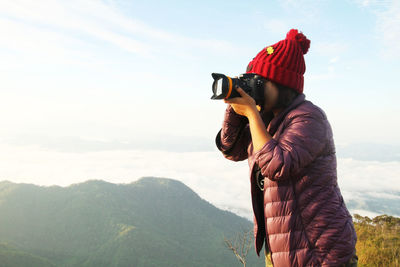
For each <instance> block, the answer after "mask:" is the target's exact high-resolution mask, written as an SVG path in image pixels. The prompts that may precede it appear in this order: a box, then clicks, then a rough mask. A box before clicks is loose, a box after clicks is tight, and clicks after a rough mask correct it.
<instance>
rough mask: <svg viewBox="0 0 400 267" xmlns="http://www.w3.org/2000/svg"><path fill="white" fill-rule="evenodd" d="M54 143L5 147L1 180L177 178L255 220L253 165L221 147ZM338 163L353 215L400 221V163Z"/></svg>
mask: <svg viewBox="0 0 400 267" xmlns="http://www.w3.org/2000/svg"><path fill="white" fill-rule="evenodd" d="M82 142H84V141H82ZM54 144H56V142H55V143H53V146H51V145H49V144H48V145H47V146H45V145H43V144H42V145H37V144H36V145H34V144H31V145H29V144H24V145H22V144H10V142H8V143H4V142H3V143H0V175H1V176H0V181H1V180H9V181H12V182H16V183H32V184H36V185H42V186H51V185H59V186H68V185H70V184H73V183H80V182H84V181H87V180H91V179H101V180H104V181H108V182H112V183H131V182H134V181H136V180H138V179H140V178H141V177H146V176H154V177H165V178H172V179H176V180H179V181H182V182H183V183H184V184H186V185H187V186H188V187H190V188H191V189H192V190H193V191H195V192H196V193H197V194H198V195H199V196H200V197H202V198H203V199H205V200H207V201H209V202H210V203H212V204H213V205H215V206H217V207H218V208H221V209H225V210H230V211H232V212H234V213H236V214H238V215H240V216H243V217H246V218H248V219H249V220H252V216H253V214H252V206H251V196H250V181H249V168H248V163H247V160H246V161H241V162H233V161H230V160H227V159H225V158H224V157H223V156H222V154H221V153H220V152H219V151H218V150H217V149H216V148H214V149H210V150H206V151H190V152H185V151H168V150H155V149H151V150H149V149H133V148H131V147H130V146H129V145H128V144H127V145H126V147H125V148H124V147H123V146H122V145H121V146H120V147H119V149H115V146H114V149H112V146H111V145H110V146H109V147H107V146H106V145H103V146H101V147H100V149H86V150H82V147H85V146H82V143H80V145H79V146H76V147H77V148H80V150H74V149H73V148H74V146H72V145H71V144H70V149H69V150H67V149H65V147H61V148H62V149H61V148H60V147H57V146H55V145H54ZM59 144H61V143H59ZM88 147H90V148H94V147H96V146H95V145H93V143H92V145H91V146H88ZM337 164H338V183H339V186H340V189H341V192H342V195H343V197H344V199H345V202H346V204H347V206H348V208H349V210H350V212H351V213H358V214H361V215H364V216H370V217H372V216H376V215H378V214H383V213H386V214H391V215H395V216H400V211H399V208H398V207H399V206H400V205H399V204H400V183H399V182H398V178H399V177H398V176H399V173H400V161H398V160H393V161H388V160H386V161H372V160H358V159H354V158H350V157H345V158H341V157H338V158H337Z"/></svg>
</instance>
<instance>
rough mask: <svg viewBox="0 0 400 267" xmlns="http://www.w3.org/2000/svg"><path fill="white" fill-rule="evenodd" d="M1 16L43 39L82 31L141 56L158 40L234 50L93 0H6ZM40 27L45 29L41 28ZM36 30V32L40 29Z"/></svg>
mask: <svg viewBox="0 0 400 267" xmlns="http://www.w3.org/2000/svg"><path fill="white" fill-rule="evenodd" d="M2 15H3V16H5V17H9V18H12V19H16V20H19V21H20V22H23V24H24V25H26V29H27V30H29V29H30V28H32V27H36V28H38V29H40V32H41V33H42V35H44V34H49V36H48V38H45V39H44V40H46V39H51V37H52V32H53V31H54V32H58V33H60V34H63V35H65V36H68V38H76V36H82V34H83V35H86V36H88V37H92V38H96V39H98V40H101V41H106V42H109V43H111V44H113V45H115V46H117V47H119V48H121V49H123V50H125V51H128V52H132V53H137V54H140V55H143V56H151V55H152V54H153V53H154V52H158V51H160V49H161V46H160V45H158V42H159V41H161V42H166V43H170V44H174V45H175V46H177V50H179V48H185V49H186V50H185V51H187V48H188V47H189V48H199V47H201V48H202V49H209V50H214V51H218V52H228V53H229V52H233V51H235V50H236V49H237V48H236V47H235V46H234V45H233V44H231V43H229V42H226V41H223V40H214V39H197V38H188V37H185V36H183V35H179V34H172V33H169V32H167V31H164V30H160V29H156V28H153V27H151V26H149V25H147V24H145V23H144V22H141V21H139V20H135V19H132V18H129V17H127V16H125V15H124V14H123V13H122V12H121V11H119V10H118V9H116V8H115V6H113V5H108V4H105V3H103V2H101V1H96V0H90V1H49V0H48V1H46V0H44V1H35V2H32V1H28V0H15V1H7V2H5V3H2V4H1V5H0V17H1V16H2ZM11 23H12V22H11V20H8V21H4V20H3V21H1V24H0V26H2V28H3V30H4V28H7V27H9V26H10V24H11ZM13 23H16V22H13ZM19 25H22V24H21V23H19ZM43 28H45V29H47V30H42V29H43ZM38 29H37V30H36V33H37V32H39V30H38ZM23 37H24V35H23V34H20V36H18V38H19V39H20V38H23ZM41 37H43V36H41ZM0 38H1V39H0V42H1V43H3V44H7V45H8V46H9V47H11V48H12V45H13V40H10V39H9V38H8V36H7V35H2V36H0ZM35 39H36V40H39V38H35ZM27 40H29V39H27ZM31 44H32V43H31ZM35 47H36V46H35ZM188 54H190V53H188Z"/></svg>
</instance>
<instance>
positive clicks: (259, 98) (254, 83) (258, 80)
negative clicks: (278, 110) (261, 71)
mask: <svg viewBox="0 0 400 267" xmlns="http://www.w3.org/2000/svg"><path fill="white" fill-rule="evenodd" d="M211 76H212V77H213V79H214V82H213V84H212V91H213V96H211V99H215V100H216V99H230V98H234V97H240V94H239V92H238V91H237V90H236V89H235V88H236V87H240V88H242V89H243V90H244V91H245V92H246V93H247V94H248V95H250V96H251V97H252V98H253V99H254V100H255V101H256V105H259V106H260V107H261V108H262V107H263V105H264V84H265V78H263V77H262V76H260V75H257V74H253V73H246V74H242V75H240V76H239V77H235V78H231V77H229V76H226V75H224V74H220V73H212V74H211Z"/></svg>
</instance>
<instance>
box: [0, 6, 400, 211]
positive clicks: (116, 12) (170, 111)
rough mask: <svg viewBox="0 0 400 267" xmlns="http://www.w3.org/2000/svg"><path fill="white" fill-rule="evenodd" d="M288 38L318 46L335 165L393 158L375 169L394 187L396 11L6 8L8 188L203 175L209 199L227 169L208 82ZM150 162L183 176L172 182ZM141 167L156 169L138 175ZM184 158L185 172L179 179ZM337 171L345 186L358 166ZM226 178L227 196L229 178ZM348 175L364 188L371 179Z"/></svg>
mask: <svg viewBox="0 0 400 267" xmlns="http://www.w3.org/2000/svg"><path fill="white" fill-rule="evenodd" d="M291 28H295V29H299V30H300V31H302V32H303V33H304V34H305V35H306V36H307V37H308V38H309V39H310V40H311V46H310V49H309V51H308V53H307V54H306V55H305V61H306V67H307V70H306V73H305V86H304V93H305V95H306V99H308V100H311V101H312V102H313V103H314V104H316V105H318V106H320V107H321V108H322V109H323V110H324V111H325V112H326V114H327V116H328V119H329V121H330V122H331V125H332V128H333V131H334V138H335V143H336V145H337V147H338V150H339V151H338V152H340V149H341V148H343V149H344V148H345V147H346V146H353V147H354V145H356V146H357V144H358V143H363V144H364V145H366V146H367V147H368V144H371V145H372V146H373V147H374V148H376V147H377V146H378V147H379V145H382V146H385V147H388V145H395V146H394V149H392V151H391V154H390V155H393V158H390V157H389V158H388V157H386V158H388V160H386V163H380V162H379V159H378V158H377V159H376V160H377V161H376V162H374V163H373V164H372V163H371V164H369V165H368V166H375V165H374V164H376V166H377V167H376V168H375V169H374V170H375V172H374V171H371V173H376V174H379V173H382V172H381V170H383V169H387V168H386V167H387V166H386V165H379V164H392V165H390V166H389V167H388V168H389V170H392V171H391V172H390V174H389V176H390V177H389V178H388V177H385V179H389V180H388V181H390V182H387V183H386V184H387V185H388V186H389V187H390V184H393V183H392V182H393V181H397V180H395V179H397V178H398V177H397V176H398V173H399V172H400V161H399V160H398V159H399V155H400V150H399V147H400V139H399V136H400V126H399V122H400V120H399V115H400V105H399V104H398V99H399V96H400V93H399V92H400V87H399V80H398V76H399V73H400V63H399V62H400V45H399V44H400V1H398V0H396V1H395V0H393V1H375V0H364V1H362V0H342V1H333V0H332V1H311V0H309V1H306V0H297V1H295V0H282V1H196V2H195V1H174V0H172V1H171V0H170V1H153V0H149V1H89V0H88V1H73V0H68V1H67V0H65V1H61V0H52V1H50V0H49V1H47V0H40V1H28V0H21V1H19V0H13V1H6V0H0V77H1V79H0V112H1V113H0V124H1V130H0V148H1V152H0V160H2V162H1V163H0V179H8V180H11V181H20V182H22V181H23V182H32V183H37V184H61V185H67V184H70V183H72V182H78V181H84V180H86V179H89V178H92V179H95V178H98V179H105V180H107V179H108V180H111V181H114V182H115V181H120V182H129V181H132V180H136V179H137V178H139V176H140V175H159V176H163V175H164V176H170V177H171V176H172V175H176V176H179V177H171V178H177V179H179V178H181V179H182V180H184V179H189V177H190V176H191V175H192V176H193V177H194V176H196V175H197V176H196V177H198V178H196V179H197V180H196V181H198V183H195V182H193V183H190V182H189V184H190V185H192V186H193V187H195V188H194V189H195V190H198V191H200V192H205V193H202V194H203V195H202V196H203V197H205V198H207V197H209V199H212V198H213V196H214V195H215V192H211V191H212V190H211V189H212V188H211V189H210V188H207V187H206V186H209V187H213V185H211V184H207V185H206V184H203V185H201V179H209V178H210V177H208V176H206V174H204V175H205V176H201V175H200V174H199V170H202V169H204V168H210V167H209V166H206V162H219V164H225V163H222V162H224V160H223V159H221V155H220V154H219V152H218V151H216V148H215V146H214V138H215V135H216V133H217V131H218V130H219V128H220V126H221V123H222V118H223V112H224V110H225V107H226V104H224V103H223V102H221V101H212V100H210V96H211V83H212V79H211V75H210V74H211V73H212V72H221V73H225V74H227V75H231V76H235V75H238V74H240V73H243V72H244V71H245V68H246V66H247V64H248V62H249V61H250V60H251V59H252V58H253V57H254V56H255V55H256V54H257V53H258V52H259V51H260V50H261V49H263V48H264V47H266V46H268V45H271V44H274V43H276V42H278V41H279V40H282V39H284V38H285V36H286V33H287V32H288V31H289V30H290V29H291ZM378 150H379V149H378ZM149 151H158V152H157V153H158V154H157V153H156V152H154V153H155V154H157V155H163V156H165V157H167V158H169V160H173V159H171V157H176V158H175V161H174V162H175V163H173V164H172V163H171V164H166V165H165V166H164V168H165V169H164V172H163V170H160V169H157V168H158V161H163V159H162V158H160V157H161V156H160V157H158V158H157V159H158V161H157V159H154V160H153V161H152V153H151V152H149ZM367 152H368V151H367ZM96 153H97V154H96ZM164 153H166V154H164ZM185 153H186V154H185ZM190 153H198V154H190ZM202 153H206V154H207V153H210V154H207V155H208V156H207V157H205V156H204V155H205V154H202ZM374 153H380V152H379V151H378V152H376V151H370V155H369V156H368V159H369V160H374V159H375V158H374V155H375V154H374ZM183 155H184V157H183V158H181V157H182V156H183ZM195 155H196V156H195ZM192 156H193V159H196V160H198V159H203V160H204V161H203V163H202V164H201V165H199V163H193V162H190V161H189V160H187V159H188V158H190V157H192ZM378 156H379V155H377V157H378ZM144 157H148V158H144ZM346 157H347V158H351V157H352V155H351V153H350V155H349V154H346ZM138 158H142V159H143V162H146V163H143V162H142V163H143V164H145V165H141V166H140V169H141V171H140V172H138V171H136V170H138V168H139V167H137V168H136V169H135V168H133V165H134V164H133V162H135V164H141V163H138V162H139V161H135V160H136V159H138ZM214 158H215V159H214ZM78 159H79V160H78ZM178 159H179V161H180V160H181V161H182V162H181V163H180V164H183V162H185V167H187V168H188V172H187V173H186V172H182V173H179V172H177V171H176V170H177V169H179V163H178ZM185 159H186V160H185ZM391 159H392V161H391ZM130 160H131V161H130ZM388 161H389V163H387V162H388ZM121 162H123V164H122V163H121ZM151 162H153V163H151ZM340 162H342V163H343V166H338V168H339V171H340V172H341V173H343V174H344V175H346V173H348V172H346V171H344V170H345V169H346V168H348V169H349V170H350V169H351V168H353V167H354V166H353V165H352V164H355V163H354V161H351V162H349V161H340ZM360 162H361V161H360ZM191 164H192V165H191ZM226 164H231V163H226ZM240 164H241V165H240ZM346 164H347V165H346ZM360 164H361V165H358V166H359V167H360V166H364V165H362V164H365V161H364V163H363V162H361V163H360ZM345 165H346V166H345ZM143 166H147V167H146V168H147V169H146V168H145V167H143ZM177 166H178V167H177ZM219 166H221V165H219ZM223 166H225V165H223ZM229 166H240V168H239V167H238V168H239V169H240V170H241V176H240V177H243V178H242V179H243V181H244V182H243V181H242V182H241V183H243V184H240V186H241V187H238V188H237V191H235V192H242V191H243V187H242V186H243V185H244V184H245V185H246V186H247V183H248V180H247V179H248V177H247V175H248V173H247V169H246V167H247V166H246V163H243V162H242V163H239V165H229ZM350 166H352V167H350ZM124 168H126V169H124ZM172 168H175V170H174V169H172ZM354 169H357V168H356V167H354ZM99 170H102V172H100V171H99ZM122 170H123V171H122ZM189 170H191V172H190V171H189ZM346 170H347V169H346ZM359 170H362V168H361V167H360V169H359ZM211 171H212V169H211ZM218 171H219V172H220V173H217V171H215V172H214V174H213V175H214V176H215V177H224V178H221V179H222V180H221V181H219V182H220V183H221V188H222V187H223V184H224V183H226V181H229V175H228V173H226V172H225V173H223V169H218ZM189 173H191V174H189ZM113 174H115V175H113ZM117 174H118V175H120V176H118V175H117ZM185 175H186V176H185ZM351 175H352V176H351V177H352V178H351V179H350V178H349V179H350V180H351V181H353V182H354V183H357V181H358V180H357V179H362V177H363V174H362V173H359V174H354V173H353V174H351ZM354 175H355V176H354ZM357 175H359V176H357ZM214 176H213V177H214ZM201 177H202V178H201ZM348 177H349V176H348ZM223 179H226V180H223ZM238 179H239V178H238ZM340 179H341V178H340V177H339V180H340ZM352 179H353V180H352ZM371 179H372V178H371ZM390 179H392V180H390ZM350 180H348V181H350ZM348 181H347V182H344V184H346V183H348ZM395 183H396V185H395V187H394V188H392V189H393V190H395V191H396V192H400V183H398V182H395ZM367 184H368V183H367ZM214 188H218V187H214ZM374 188H375V187H371V188H370V189H371V191H374V190H373V189H374ZM345 189H346V188H345ZM347 189H348V190H349V192H350V191H351V190H352V189H353V187H351V186H350V185H348V187H347ZM202 190H203V191H202ZM209 190H211V191H209ZM235 190H236V189H235ZM246 190H247V187H246ZM384 190H385V188H381V191H384ZM349 196H350V194H349ZM221 199H222V198H221ZM243 199H246V201H247V199H248V195H247V192H246V194H245V195H244V196H243ZM396 199H397V201H398V202H399V199H400V197H398V198H396ZM212 200H213V201H214V203H217V202H218V201H219V200H215V199H212ZM221 201H222V202H223V200H221ZM222 202H221V203H222ZM218 203H219V202H218ZM241 203H242V204H241V205H244V204H243V202H241ZM245 204H246V205H244V206H245V207H248V205H247V204H249V202H248V203H245ZM221 205H222V204H221Z"/></svg>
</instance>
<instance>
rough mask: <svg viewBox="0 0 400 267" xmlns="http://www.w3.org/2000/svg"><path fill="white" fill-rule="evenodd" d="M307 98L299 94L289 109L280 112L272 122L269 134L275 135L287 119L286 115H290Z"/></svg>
mask: <svg viewBox="0 0 400 267" xmlns="http://www.w3.org/2000/svg"><path fill="white" fill-rule="evenodd" d="M305 97H306V96H305V94H304V93H301V94H299V95H298V96H297V97H296V98H295V99H294V100H293V101H292V103H291V104H290V105H289V106H288V107H286V108H285V109H284V110H283V111H281V112H279V113H278V115H277V116H276V117H274V118H273V119H272V120H271V122H270V123H269V126H268V129H269V130H268V132H269V133H270V134H271V135H274V134H275V132H276V130H277V129H278V127H279V125H280V124H281V122H282V121H283V119H284V118H285V116H286V114H288V113H289V111H291V110H292V109H295V108H296V107H297V106H298V105H300V104H301V103H303V102H304V101H305Z"/></svg>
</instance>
